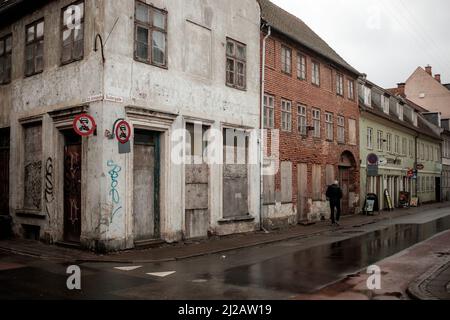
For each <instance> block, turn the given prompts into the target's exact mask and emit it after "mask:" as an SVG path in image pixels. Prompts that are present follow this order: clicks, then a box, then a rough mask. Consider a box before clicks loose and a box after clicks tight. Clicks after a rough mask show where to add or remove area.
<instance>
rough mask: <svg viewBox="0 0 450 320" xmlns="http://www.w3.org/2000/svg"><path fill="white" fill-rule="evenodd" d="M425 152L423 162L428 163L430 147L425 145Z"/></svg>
mask: <svg viewBox="0 0 450 320" xmlns="http://www.w3.org/2000/svg"><path fill="white" fill-rule="evenodd" d="M425 150H426V153H425V156H426V158H425V160H427V161H430V146H429V145H427V146H426V149H425Z"/></svg>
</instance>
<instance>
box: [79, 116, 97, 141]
mask: <svg viewBox="0 0 450 320" xmlns="http://www.w3.org/2000/svg"><path fill="white" fill-rule="evenodd" d="M96 127H97V125H96V123H95V120H94V118H93V117H92V116H90V115H88V114H81V115H79V116H77V117H76V118H75V119H74V120H73V129H74V130H75V132H76V133H78V134H79V135H80V136H83V137H87V136H90V135H92V134H93V133H94V131H95V128H96Z"/></svg>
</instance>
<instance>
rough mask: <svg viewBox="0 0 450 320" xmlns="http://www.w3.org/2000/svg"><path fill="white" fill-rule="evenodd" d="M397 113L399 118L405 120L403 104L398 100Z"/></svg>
mask: <svg viewBox="0 0 450 320" xmlns="http://www.w3.org/2000/svg"><path fill="white" fill-rule="evenodd" d="M397 115H398V118H399V119H400V120H401V121H403V105H402V104H400V103H398V102H397Z"/></svg>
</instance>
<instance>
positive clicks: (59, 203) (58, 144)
mask: <svg viewBox="0 0 450 320" xmlns="http://www.w3.org/2000/svg"><path fill="white" fill-rule="evenodd" d="M83 113H89V107H88V106H77V107H73V108H68V109H61V110H56V111H52V112H50V113H49V115H50V117H51V118H52V120H53V124H52V126H50V127H51V130H52V131H53V133H52V134H51V136H52V139H53V141H50V142H49V148H48V149H47V152H46V157H52V158H53V172H54V178H53V183H54V205H53V210H52V213H51V215H52V214H53V217H52V218H53V219H52V224H51V226H50V229H52V230H53V231H54V238H55V240H56V241H57V242H64V147H65V137H64V132H65V131H67V130H73V119H74V118H75V117H76V116H77V115H80V114H83ZM86 159H87V146H86V138H84V137H83V138H82V139H81V209H80V210H81V241H83V234H84V233H85V232H86V226H87V223H86V220H87V217H86V214H87V210H86V196H87V193H86V192H83V190H87V187H88V181H87V170H88V168H87V161H86Z"/></svg>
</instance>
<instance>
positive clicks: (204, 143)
mask: <svg viewBox="0 0 450 320" xmlns="http://www.w3.org/2000/svg"><path fill="white" fill-rule="evenodd" d="M209 128H210V127H208V126H204V125H201V124H194V123H186V163H187V164H203V163H205V162H206V160H207V156H208V155H207V154H206V149H207V147H208V139H207V136H206V134H207V131H208V130H209Z"/></svg>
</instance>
